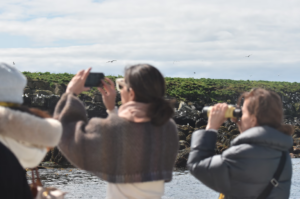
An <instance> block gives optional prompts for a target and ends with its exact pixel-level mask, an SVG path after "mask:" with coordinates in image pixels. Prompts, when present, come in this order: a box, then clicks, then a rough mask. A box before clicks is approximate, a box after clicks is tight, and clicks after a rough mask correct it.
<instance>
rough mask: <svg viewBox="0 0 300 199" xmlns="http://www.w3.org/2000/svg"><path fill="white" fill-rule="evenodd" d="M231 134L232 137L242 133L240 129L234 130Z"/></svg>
mask: <svg viewBox="0 0 300 199" xmlns="http://www.w3.org/2000/svg"><path fill="white" fill-rule="evenodd" d="M230 134H231V135H239V134H240V131H239V130H238V129H233V130H231V131H230Z"/></svg>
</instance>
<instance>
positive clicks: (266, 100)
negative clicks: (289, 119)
mask: <svg viewBox="0 0 300 199" xmlns="http://www.w3.org/2000/svg"><path fill="white" fill-rule="evenodd" d="M242 99H244V100H245V99H248V100H249V104H248V107H247V109H248V111H249V113H250V114H251V115H254V116H255V117H256V119H257V124H258V125H260V126H262V125H268V126H270V127H273V128H275V129H277V130H279V131H281V132H282V133H284V134H287V135H292V134H293V133H294V128H293V126H291V125H287V124H283V107H282V101H281V98H280V96H279V95H278V94H277V93H275V92H273V91H268V90H265V89H262V88H255V89H252V90H251V91H250V92H245V93H243V94H242V95H241V96H240V97H239V100H238V106H241V101H242Z"/></svg>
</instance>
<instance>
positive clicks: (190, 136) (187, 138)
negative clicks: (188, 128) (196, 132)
mask: <svg viewBox="0 0 300 199" xmlns="http://www.w3.org/2000/svg"><path fill="white" fill-rule="evenodd" d="M185 140H186V141H187V142H188V143H191V141H192V134H189V135H188V136H186V139H185Z"/></svg>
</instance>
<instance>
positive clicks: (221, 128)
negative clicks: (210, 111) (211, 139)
mask: <svg viewBox="0 0 300 199" xmlns="http://www.w3.org/2000/svg"><path fill="white" fill-rule="evenodd" d="M218 132H219V133H228V130H227V128H226V127H225V126H220V128H219V129H218Z"/></svg>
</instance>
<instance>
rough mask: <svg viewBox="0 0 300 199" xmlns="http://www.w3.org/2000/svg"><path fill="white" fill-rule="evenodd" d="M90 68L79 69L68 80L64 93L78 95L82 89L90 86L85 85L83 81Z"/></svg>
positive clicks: (85, 89) (87, 88)
mask: <svg viewBox="0 0 300 199" xmlns="http://www.w3.org/2000/svg"><path fill="white" fill-rule="evenodd" d="M91 69H92V68H88V69H86V70H81V71H79V72H78V73H77V74H76V75H75V76H74V77H73V78H72V80H71V81H70V82H69V84H68V86H67V89H66V93H74V94H76V95H79V94H80V93H81V92H83V91H87V90H89V89H90V88H89V87H85V86H84V84H85V81H86V79H87V77H88V75H89V73H90V71H91Z"/></svg>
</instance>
